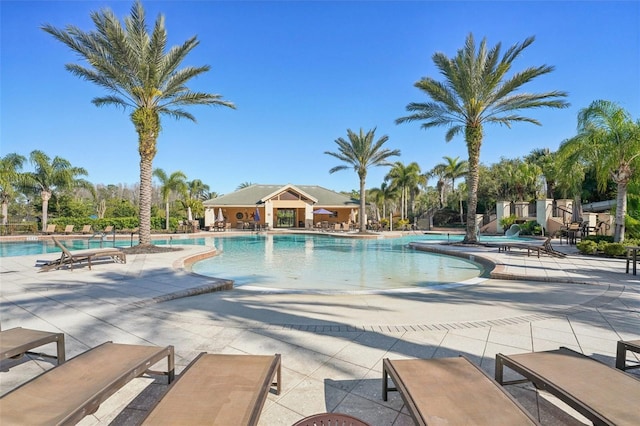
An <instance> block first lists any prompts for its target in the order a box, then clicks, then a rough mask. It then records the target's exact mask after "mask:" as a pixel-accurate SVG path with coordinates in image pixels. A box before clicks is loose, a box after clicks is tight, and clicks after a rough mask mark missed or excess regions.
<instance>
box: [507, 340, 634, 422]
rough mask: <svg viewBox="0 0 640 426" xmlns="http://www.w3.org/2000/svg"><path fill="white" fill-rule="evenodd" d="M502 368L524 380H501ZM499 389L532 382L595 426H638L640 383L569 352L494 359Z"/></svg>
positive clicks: (578, 354)
mask: <svg viewBox="0 0 640 426" xmlns="http://www.w3.org/2000/svg"><path fill="white" fill-rule="evenodd" d="M504 367H509V368H510V369H511V370H513V371H515V372H517V373H518V374H520V375H522V376H524V377H525V379H524V380H511V381H505V380H504ZM495 374H496V380H497V381H498V383H500V384H502V385H508V384H513V383H521V382H527V381H530V382H532V383H533V384H534V385H535V387H536V388H538V389H543V390H546V391H547V392H550V393H551V394H553V395H555V396H556V397H557V398H559V399H560V400H561V401H563V402H564V403H566V404H568V405H569V406H570V407H572V408H573V409H574V410H576V411H578V412H579V413H580V414H582V415H583V416H585V417H586V418H587V419H589V420H590V421H592V422H593V423H594V424H597V425H634V426H635V425H638V424H640V380H638V379H636V378H634V377H632V376H631V375H629V374H626V373H624V372H622V371H620V370H618V369H615V368H611V367H609V366H607V365H605V364H603V363H601V362H599V361H596V360H594V359H592V358H589V357H588V356H585V355H582V354H581V353H578V352H575V351H572V350H571V349H568V348H560V349H557V350H552V351H545V352H532V353H524V354H517V355H503V354H497V355H496V371H495Z"/></svg>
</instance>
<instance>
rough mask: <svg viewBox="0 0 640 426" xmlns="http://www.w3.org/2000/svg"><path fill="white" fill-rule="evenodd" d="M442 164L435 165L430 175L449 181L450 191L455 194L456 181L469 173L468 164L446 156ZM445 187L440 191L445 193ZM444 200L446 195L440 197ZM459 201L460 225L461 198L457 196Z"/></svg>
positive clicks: (461, 221)
mask: <svg viewBox="0 0 640 426" xmlns="http://www.w3.org/2000/svg"><path fill="white" fill-rule="evenodd" d="M442 158H444V160H445V161H444V162H442V163H438V164H436V165H435V166H434V167H433V169H432V170H431V174H432V175H436V176H442V177H443V178H444V179H449V180H451V190H452V191H453V192H454V194H455V192H456V179H458V178H459V177H462V176H464V175H465V174H467V172H468V171H469V162H468V161H467V160H462V161H460V157H456V158H452V157H449V156H447V155H445V156H444V157H442ZM446 188H447V185H442V191H443V192H446ZM441 198H442V199H445V200H446V195H445V196H443V197H441ZM457 198H458V200H459V201H460V223H464V219H463V218H462V197H460V196H458V197H457Z"/></svg>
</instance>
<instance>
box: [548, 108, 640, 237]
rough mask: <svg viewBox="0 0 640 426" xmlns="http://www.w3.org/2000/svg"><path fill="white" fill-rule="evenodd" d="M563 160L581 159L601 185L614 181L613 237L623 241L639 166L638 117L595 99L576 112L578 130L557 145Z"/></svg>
mask: <svg viewBox="0 0 640 426" xmlns="http://www.w3.org/2000/svg"><path fill="white" fill-rule="evenodd" d="M558 155H559V156H561V157H562V158H564V159H565V161H567V160H568V161H572V159H575V160H578V161H583V162H585V163H587V164H589V165H591V166H592V167H594V168H595V171H596V179H597V181H598V186H599V188H600V189H604V188H605V187H606V185H607V182H608V181H609V179H611V180H613V182H614V183H615V184H616V185H617V194H616V227H615V233H614V237H613V239H614V241H616V242H622V241H624V230H625V216H626V213H627V189H628V185H629V182H630V181H631V180H632V179H633V177H634V174H635V173H637V171H638V170H639V169H640V120H637V121H636V122H634V121H633V120H632V119H631V116H630V115H629V113H628V112H627V111H625V110H624V109H623V108H622V107H620V106H619V105H618V104H616V103H613V102H610V101H604V100H597V101H594V102H592V103H591V105H589V106H588V107H587V108H583V109H582V110H580V112H579V113H578V134H577V136H575V137H573V138H571V139H569V140H568V141H565V142H564V143H563V144H562V145H561V146H560V148H559V149H558Z"/></svg>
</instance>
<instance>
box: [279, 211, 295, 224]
mask: <svg viewBox="0 0 640 426" xmlns="http://www.w3.org/2000/svg"><path fill="white" fill-rule="evenodd" d="M295 223H296V211H295V209H278V213H277V217H276V227H278V228H293V227H294V226H295Z"/></svg>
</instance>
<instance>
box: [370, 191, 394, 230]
mask: <svg viewBox="0 0 640 426" xmlns="http://www.w3.org/2000/svg"><path fill="white" fill-rule="evenodd" d="M369 196H370V197H371V198H372V199H373V203H374V204H375V208H376V214H377V217H376V219H377V220H378V221H379V220H380V219H381V217H387V207H389V210H390V211H393V209H394V208H395V205H394V202H395V200H396V199H397V198H398V191H397V189H396V188H394V187H393V186H391V185H389V183H388V182H382V183H381V184H380V188H371V189H370V190H369ZM380 208H382V216H380Z"/></svg>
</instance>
